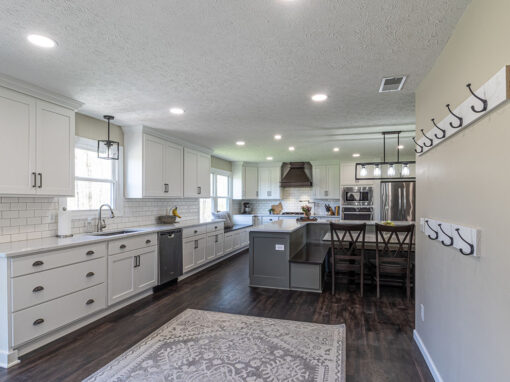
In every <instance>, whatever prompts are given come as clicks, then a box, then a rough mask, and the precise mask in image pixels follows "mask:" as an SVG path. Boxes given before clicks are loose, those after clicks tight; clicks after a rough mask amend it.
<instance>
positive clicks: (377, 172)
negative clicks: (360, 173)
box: [374, 164, 381, 176]
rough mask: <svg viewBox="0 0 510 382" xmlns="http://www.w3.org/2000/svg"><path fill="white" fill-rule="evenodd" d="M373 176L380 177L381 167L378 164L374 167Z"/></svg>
mask: <svg viewBox="0 0 510 382" xmlns="http://www.w3.org/2000/svg"><path fill="white" fill-rule="evenodd" d="M374 176H381V167H379V165H378V164H376V165H375V167H374Z"/></svg>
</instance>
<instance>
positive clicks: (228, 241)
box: [223, 232, 234, 253]
mask: <svg viewBox="0 0 510 382" xmlns="http://www.w3.org/2000/svg"><path fill="white" fill-rule="evenodd" d="M233 249H234V235H233V232H230V233H228V234H225V239H224V241H223V253H229V252H232V250H233Z"/></svg>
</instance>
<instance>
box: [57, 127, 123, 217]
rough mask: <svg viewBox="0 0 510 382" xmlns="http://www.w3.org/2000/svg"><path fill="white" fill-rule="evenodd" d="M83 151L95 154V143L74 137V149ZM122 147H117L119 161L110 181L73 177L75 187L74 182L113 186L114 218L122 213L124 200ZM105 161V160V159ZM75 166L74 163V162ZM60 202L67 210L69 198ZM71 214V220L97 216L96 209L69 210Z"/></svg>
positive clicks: (92, 140) (114, 167)
mask: <svg viewBox="0 0 510 382" xmlns="http://www.w3.org/2000/svg"><path fill="white" fill-rule="evenodd" d="M77 148H78V149H83V150H88V151H92V152H95V153H97V141H96V140H94V139H89V138H84V137H78V136H76V137H75V142H74V149H75V150H76V149H77ZM123 154H124V152H123V147H122V146H119V160H118V161H114V162H116V163H115V165H114V166H112V167H113V169H112V180H109V179H101V178H89V177H83V176H76V175H75V176H74V182H75V187H76V181H85V182H86V181H90V182H98V183H110V184H112V185H113V195H112V199H113V206H112V207H113V211H114V213H115V216H122V215H123V212H124V198H123V192H124V190H123V184H124V179H123V174H124V168H123V159H124V155H123ZM105 160H107V159H105ZM74 165H75V166H76V162H74ZM63 199H64V200H62V201H61V203H60V204H61V206H62V205H65V206H66V208H67V201H68V199H69V198H63ZM69 211H70V212H71V214H72V217H73V219H80V218H90V217H95V216H96V215H97V209H93V210H69Z"/></svg>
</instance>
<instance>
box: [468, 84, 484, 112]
mask: <svg viewBox="0 0 510 382" xmlns="http://www.w3.org/2000/svg"><path fill="white" fill-rule="evenodd" d="M466 87H467V88H468V89H469V92H470V93H471V94H472V95H473V97H475V98H476V99H477V100H479V101H480V102H481V103H482V105H483V106H482V109H481V110H476V109H475V107H474V106H473V105H471V110H473V113H483V112H485V111H487V108H488V107H489V103H488V102H487V100H486V99H483V98H481V97H479V96H477V95H476V94H475V92H474V91H473V90H472V89H471V84H467V85H466Z"/></svg>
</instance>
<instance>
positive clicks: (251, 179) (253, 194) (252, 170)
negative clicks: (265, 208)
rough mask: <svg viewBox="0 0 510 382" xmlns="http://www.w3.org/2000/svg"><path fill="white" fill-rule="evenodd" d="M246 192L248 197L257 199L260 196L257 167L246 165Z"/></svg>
mask: <svg viewBox="0 0 510 382" xmlns="http://www.w3.org/2000/svg"><path fill="white" fill-rule="evenodd" d="M244 171H245V177H244V180H245V183H244V186H245V188H244V193H245V198H246V199H257V198H258V196H259V172H258V168H257V167H245V168H244Z"/></svg>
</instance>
